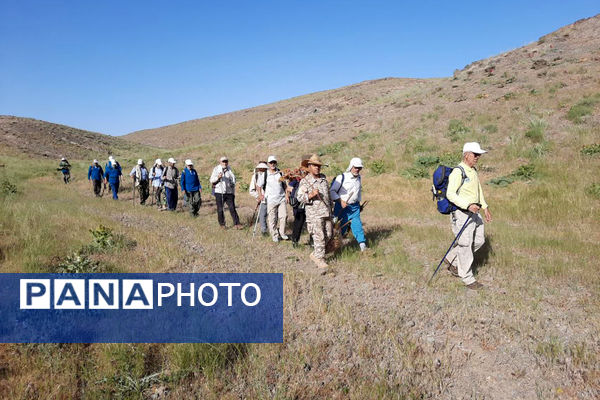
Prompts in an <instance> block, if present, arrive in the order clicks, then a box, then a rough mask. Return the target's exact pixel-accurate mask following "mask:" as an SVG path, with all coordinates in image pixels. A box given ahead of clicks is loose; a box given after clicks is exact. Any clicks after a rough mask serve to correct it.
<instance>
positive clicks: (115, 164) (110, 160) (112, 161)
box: [104, 156, 121, 192]
mask: <svg viewBox="0 0 600 400" xmlns="http://www.w3.org/2000/svg"><path fill="white" fill-rule="evenodd" d="M112 168H115V169H117V170H119V178H118V179H119V182H121V175H120V173H121V165H120V164H119V162H118V161H117V160H115V158H114V157H113V156H108V161H107V162H106V164H105V165H104V173H106V171H108V170H109V169H112ZM108 191H109V192H111V191H112V186H110V185H109V186H108Z"/></svg>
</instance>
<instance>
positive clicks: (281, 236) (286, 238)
mask: <svg viewBox="0 0 600 400" xmlns="http://www.w3.org/2000/svg"><path fill="white" fill-rule="evenodd" d="M279 237H280V238H281V240H290V237H289V236H288V235H286V234H284V233H282V234H281V235H279Z"/></svg>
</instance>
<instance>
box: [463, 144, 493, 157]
mask: <svg viewBox="0 0 600 400" xmlns="http://www.w3.org/2000/svg"><path fill="white" fill-rule="evenodd" d="M465 153H475V154H484V153H487V151H486V150H483V149H482V148H481V146H479V143H477V142H467V143H465V145H464V146H463V154H465Z"/></svg>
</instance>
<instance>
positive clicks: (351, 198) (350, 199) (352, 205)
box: [329, 157, 367, 251]
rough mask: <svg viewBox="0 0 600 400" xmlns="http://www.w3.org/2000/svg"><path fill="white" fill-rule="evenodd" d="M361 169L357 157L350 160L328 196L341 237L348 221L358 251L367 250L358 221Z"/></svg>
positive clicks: (335, 180) (332, 185)
mask: <svg viewBox="0 0 600 400" xmlns="http://www.w3.org/2000/svg"><path fill="white" fill-rule="evenodd" d="M362 169H363V163H362V160H361V159H360V158H358V157H355V158H353V159H352V160H350V164H349V165H348V168H347V169H346V172H344V173H342V174H340V175H338V176H336V177H335V179H334V180H333V182H331V188H330V189H329V194H330V195H331V201H333V202H335V206H334V208H333V215H334V216H335V217H337V218H338V220H339V221H340V226H341V227H342V232H341V234H342V236H344V235H345V234H346V232H347V231H348V228H349V227H348V221H350V223H349V225H350V228H351V229H352V234H353V235H354V238H355V239H356V241H357V242H358V245H359V246H360V251H365V250H366V249H367V243H366V238H365V231H364V229H363V226H362V221H361V220H360V201H361V195H362V182H361V176H360V171H361V170H362Z"/></svg>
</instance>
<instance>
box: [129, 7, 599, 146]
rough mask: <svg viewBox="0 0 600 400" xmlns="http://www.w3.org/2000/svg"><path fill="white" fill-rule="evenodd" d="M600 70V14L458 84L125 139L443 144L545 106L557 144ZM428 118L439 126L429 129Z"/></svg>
mask: <svg viewBox="0 0 600 400" xmlns="http://www.w3.org/2000/svg"><path fill="white" fill-rule="evenodd" d="M598 72H600V16H595V17H592V18H588V19H585V20H580V21H577V22H575V23H574V24H571V25H568V26H565V27H563V28H561V29H559V30H557V31H555V32H553V33H551V34H548V35H546V36H543V37H541V38H539V40H538V41H537V42H534V43H531V44H528V45H526V46H523V47H521V48H518V49H516V50H512V51H509V52H506V53H503V54H500V55H497V56H494V57H490V58H488V59H484V60H480V61H476V62H474V63H472V64H470V65H468V66H466V67H465V68H463V69H462V70H457V71H456V72H455V73H454V76H453V77H451V78H442V79H396V78H386V79H381V80H375V81H367V82H362V83H359V84H356V85H352V86H347V87H343V88H339V89H335V90H329V91H324V92H318V93H313V94H308V95H305V96H300V97H296V98H292V99H288V100H284V101H280V102H277V103H273V104H268V105H263V106H260V107H255V108H250V109H246V110H241V111H236V112H232V113H228V114H222V115H217V116H213V117H209V118H203V119H197V120H191V121H187V122H182V123H179V124H176V125H169V126H165V127H161V128H156V129H148V130H142V131H137V132H133V133H130V134H129V135H126V136H125V138H126V139H128V140H131V141H134V142H137V143H144V144H149V145H153V146H159V147H163V148H171V149H173V148H183V147H187V148H189V147H193V146H199V145H203V144H207V143H211V142H212V143H214V141H215V140H218V141H226V140H229V139H232V138H233V137H236V138H238V139H239V138H243V137H245V138H256V137H262V139H263V140H262V141H263V143H262V144H260V146H261V147H262V148H264V143H268V144H269V146H270V147H272V148H275V149H276V148H278V147H281V146H283V145H285V144H287V143H291V142H294V144H302V143H306V142H308V141H309V140H313V139H314V140H316V141H318V142H319V143H325V144H327V143H332V142H336V141H340V140H342V141H347V140H349V139H350V138H353V137H356V136H357V135H359V134H360V133H361V132H381V133H384V134H385V133H389V132H396V133H397V132H411V131H415V130H420V129H426V130H427V131H428V132H430V133H432V134H434V135H436V136H438V137H443V136H444V134H446V133H447V129H448V121H449V120H451V119H462V120H464V119H469V118H472V117H473V115H474V114H475V113H477V114H478V115H479V116H480V117H481V118H479V121H478V122H479V125H481V126H480V127H479V130H481V129H483V127H484V126H485V125H490V124H491V123H492V122H493V124H494V125H495V127H496V131H497V132H502V133H504V132H505V131H506V130H508V131H509V132H510V131H511V130H514V129H516V124H515V120H516V119H515V115H514V114H515V113H514V111H517V110H521V111H523V110H524V109H525V108H527V107H528V106H530V105H532V104H533V105H541V106H542V107H540V108H539V109H538V110H537V111H538V112H542V113H543V112H545V113H546V114H548V115H547V116H546V118H547V119H548V118H549V119H551V120H552V123H551V124H549V125H551V128H550V129H549V130H548V134H549V136H550V137H552V136H553V135H559V134H560V132H562V131H563V128H564V126H563V124H562V121H564V119H565V113H566V111H567V109H566V108H565V107H567V106H571V105H572V102H573V101H574V100H575V98H581V97H582V96H584V95H589V94H593V93H596V92H598V91H599V90H600V83H599V79H598V76H599V74H598ZM548 100H549V101H548ZM546 103H548V104H550V103H551V104H552V105H553V106H552V108H546V107H545V105H546ZM530 108H531V107H530ZM557 111H558V112H557ZM486 118H487V119H488V120H487V121H484V120H485V119H486ZM592 118H597V116H596V117H592ZM492 119H493V121H491V120H492ZM424 120H426V121H425V122H429V123H428V124H424ZM475 130H476V129H475ZM509 132H506V133H509ZM487 133H489V132H487ZM493 133H495V132H492V135H491V136H492V137H493V136H496V138H498V139H499V138H500V137H505V136H507V135H506V134H502V135H494V134H493ZM247 150H248V149H247V148H245V151H247Z"/></svg>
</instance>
